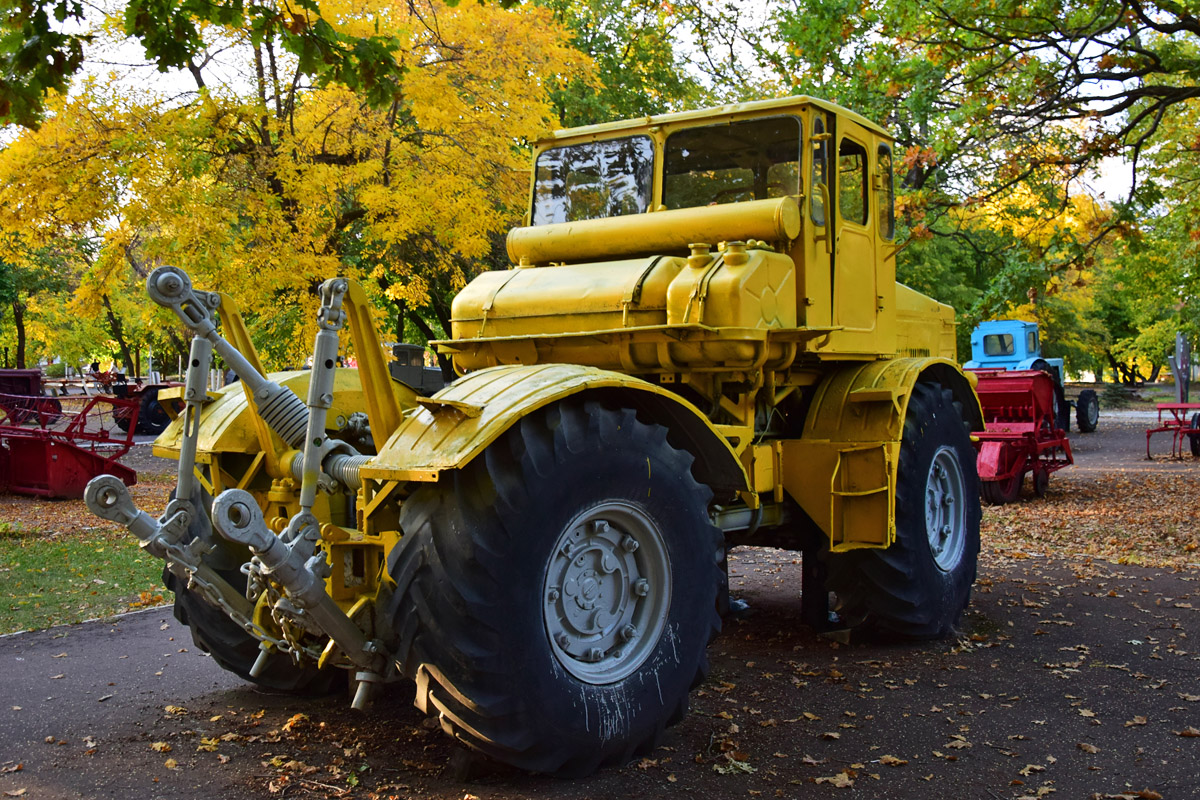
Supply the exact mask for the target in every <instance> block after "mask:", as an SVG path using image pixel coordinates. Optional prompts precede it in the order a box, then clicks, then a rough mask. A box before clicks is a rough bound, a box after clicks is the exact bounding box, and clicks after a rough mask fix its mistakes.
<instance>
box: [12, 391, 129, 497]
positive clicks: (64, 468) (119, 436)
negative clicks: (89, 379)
mask: <svg viewBox="0 0 1200 800" xmlns="http://www.w3.org/2000/svg"><path fill="white" fill-rule="evenodd" d="M139 404H140V401H139V400H136V399H121V398H117V397H107V396H95V397H82V396H80V397H75V396H64V397H57V398H56V397H31V396H28V395H12V394H0V491H10V492H16V493H17V494H30V495H36V496H40V497H83V489H84V487H85V486H86V485H87V482H88V481H90V480H91V479H92V478H94V477H96V476H97V475H102V474H104V473H108V474H110V475H116V476H117V477H119V478H120V479H121V480H122V481H123V482H124V483H125V484H126V485H127V486H132V485H133V484H135V483H137V473H136V472H134V471H133V470H132V469H130V468H129V467H127V466H125V465H124V464H120V463H118V461H117V459H119V458H121V456H123V455H125V454H126V453H127V452H129V448H131V447H132V446H133V431H134V430H135V429H136V427H137V415H138V412H139ZM120 419H130V420H132V424H129V425H127V426H126V428H127V430H125V431H122V430H121V426H120V425H119V424H118V420H120Z"/></svg>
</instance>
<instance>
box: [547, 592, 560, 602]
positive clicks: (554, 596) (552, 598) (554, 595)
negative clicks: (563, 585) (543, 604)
mask: <svg viewBox="0 0 1200 800" xmlns="http://www.w3.org/2000/svg"><path fill="white" fill-rule="evenodd" d="M560 597H562V595H561V594H560V593H559V591H558V589H551V590H550V592H549V593H548V594H547V595H546V598H547V601H548V602H550V603H557V602H558V598H560Z"/></svg>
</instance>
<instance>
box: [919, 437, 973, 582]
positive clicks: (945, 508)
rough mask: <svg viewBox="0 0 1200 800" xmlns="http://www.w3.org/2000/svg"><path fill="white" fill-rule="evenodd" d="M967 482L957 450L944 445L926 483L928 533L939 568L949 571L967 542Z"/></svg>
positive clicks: (931, 466) (935, 457) (955, 563)
mask: <svg viewBox="0 0 1200 800" xmlns="http://www.w3.org/2000/svg"><path fill="white" fill-rule="evenodd" d="M966 494H967V488H966V482H965V481H964V480H963V473H962V468H961V466H960V465H959V462H958V456H957V454H956V453H955V451H954V450H953V449H952V448H950V447H946V446H943V447H942V448H940V449H939V450H938V451H937V453H935V454H934V456H933V461H932V462H931V463H930V465H929V477H928V478H927V479H926V481H925V532H926V534H927V536H928V537H929V550H930V552H931V553H932V554H933V561H934V563H935V564H937V566H938V569H940V570H942V571H943V572H949V571H950V570H952V569H953V568H954V567H955V566H957V565H958V562H959V560H960V559H961V558H962V554H963V549H964V547H965V546H966V540H967V531H966V527H967V519H966V508H967V506H966V502H965V501H966Z"/></svg>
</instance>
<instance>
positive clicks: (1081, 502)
mask: <svg viewBox="0 0 1200 800" xmlns="http://www.w3.org/2000/svg"><path fill="white" fill-rule="evenodd" d="M1197 497H1200V469H1197V470H1196V471H1195V472H1191V471H1188V472H1167V471H1162V472H1159V471H1147V472H1126V471H1113V472H1108V473H1105V472H1098V473H1097V472H1076V471H1072V470H1071V469H1065V470H1062V471H1060V472H1056V473H1055V474H1054V476H1053V478H1052V479H1051V484H1050V493H1049V494H1048V495H1047V496H1045V497H1042V498H1034V497H1033V496H1032V494H1030V493H1029V492H1028V488H1027V489H1026V494H1025V495H1024V496H1023V497H1022V499H1021V500H1020V501H1018V502H1016V503H1012V504H1010V505H1004V506H992V507H986V506H985V507H984V514H983V524H982V526H981V532H980V535H981V537H982V540H983V550H984V551H985V552H988V551H991V552H993V553H996V554H998V555H1003V556H1010V557H1017V558H1021V557H1025V556H1029V555H1044V556H1057V557H1060V558H1066V559H1078V558H1080V557H1085V558H1100V559H1104V560H1106V561H1112V562H1115V563H1118V564H1137V565H1142V566H1152V567H1169V568H1175V569H1188V568H1195V567H1197V566H1200V528H1198V527H1197V526H1196V524H1195V510H1194V503H1195V500H1196V498H1197Z"/></svg>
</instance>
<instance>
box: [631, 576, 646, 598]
mask: <svg viewBox="0 0 1200 800" xmlns="http://www.w3.org/2000/svg"><path fill="white" fill-rule="evenodd" d="M633 593H634V594H636V595H637V596H638V597H645V596H646V595H648V594H650V581H648V580H646V579H645V578H638V579H637V581H636V582H635V583H634V584H633Z"/></svg>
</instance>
